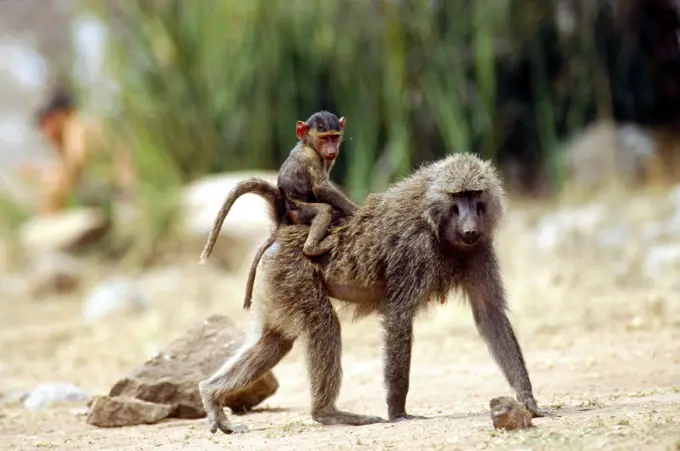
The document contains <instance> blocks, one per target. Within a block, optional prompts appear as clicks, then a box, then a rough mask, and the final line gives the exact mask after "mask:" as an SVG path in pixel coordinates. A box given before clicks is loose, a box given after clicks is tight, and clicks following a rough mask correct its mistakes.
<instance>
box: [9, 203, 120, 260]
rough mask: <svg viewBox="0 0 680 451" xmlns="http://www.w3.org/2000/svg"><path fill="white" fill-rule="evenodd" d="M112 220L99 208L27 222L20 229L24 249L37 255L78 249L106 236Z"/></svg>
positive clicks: (72, 211) (45, 216)
mask: <svg viewBox="0 0 680 451" xmlns="http://www.w3.org/2000/svg"><path fill="white" fill-rule="evenodd" d="M110 226H111V223H110V221H109V220H108V219H107V218H106V217H105V216H104V215H103V214H102V212H101V211H99V210H98V209H96V208H80V209H70V210H68V211H64V212H59V213H53V214H49V215H43V216H39V217H36V218H33V219H31V220H29V221H27V222H26V223H25V224H23V225H22V226H21V229H20V230H19V240H20V242H21V244H22V245H23V247H24V248H26V249H27V250H28V251H29V252H34V253H36V254H42V253H49V252H69V253H70V252H77V251H79V250H81V249H82V248H84V247H85V246H87V245H88V244H90V243H92V242H95V241H97V240H99V239H100V238H102V237H103V236H104V235H105V234H106V233H108V231H109V229H110Z"/></svg>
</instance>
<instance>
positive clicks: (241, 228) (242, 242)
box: [179, 171, 278, 268]
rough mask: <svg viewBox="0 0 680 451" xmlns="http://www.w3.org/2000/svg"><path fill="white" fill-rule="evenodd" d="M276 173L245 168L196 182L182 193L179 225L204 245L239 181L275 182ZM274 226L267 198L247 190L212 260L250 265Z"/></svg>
mask: <svg viewBox="0 0 680 451" xmlns="http://www.w3.org/2000/svg"><path fill="white" fill-rule="evenodd" d="M277 176H278V174H277V172H271V171H262V172H254V171H243V172H230V173H225V174H218V175H212V176H209V177H204V178H201V179H199V180H197V181H195V182H193V183H192V184H190V185H189V186H187V187H186V188H185V189H184V191H183V193H182V211H183V213H182V215H181V217H180V219H179V221H180V222H179V224H180V227H181V228H182V229H183V230H184V231H185V233H186V234H187V235H189V237H191V238H192V239H195V240H196V241H197V243H200V244H199V246H201V247H202V246H203V244H204V243H205V240H206V239H207V238H208V234H209V233H210V230H211V229H212V225H213V221H214V220H215V216H217V212H218V211H219V210H220V208H221V207H222V203H223V202H224V198H225V197H226V196H227V194H228V193H229V192H230V191H231V190H232V189H233V188H234V186H236V184H237V183H238V182H240V181H242V180H245V179H247V178H249V177H260V178H262V179H264V180H267V181H269V182H272V183H273V184H276V178H277ZM271 227H272V222H271V219H270V218H269V210H268V206H267V203H266V201H265V200H264V199H262V198H261V197H260V196H258V195H256V194H244V195H243V196H241V197H239V198H238V200H237V201H236V202H235V203H234V205H233V206H232V208H231V210H230V211H229V215H228V216H227V218H226V220H225V221H224V224H223V225H222V230H221V232H220V239H219V241H218V244H217V245H216V246H215V250H214V252H213V256H212V257H211V259H210V260H209V261H220V259H221V260H223V263H225V264H226V266H229V267H233V268H241V267H244V266H245V267H247V266H249V265H250V259H251V258H252V255H254V253H255V250H256V249H257V248H258V247H259V245H260V244H262V242H263V241H264V240H265V239H266V238H267V237H268V236H269V234H270V231H271ZM199 253H200V252H199ZM196 258H197V259H198V257H196Z"/></svg>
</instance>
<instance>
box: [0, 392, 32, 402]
mask: <svg viewBox="0 0 680 451" xmlns="http://www.w3.org/2000/svg"><path fill="white" fill-rule="evenodd" d="M29 395H30V393H29V392H26V391H23V390H10V391H7V392H5V393H0V403H2V404H8V405H11V404H20V403H23V402H24V401H25V400H26V398H28V396H29Z"/></svg>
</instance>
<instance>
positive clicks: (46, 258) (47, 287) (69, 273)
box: [28, 253, 82, 296]
mask: <svg viewBox="0 0 680 451" xmlns="http://www.w3.org/2000/svg"><path fill="white" fill-rule="evenodd" d="M28 273H29V279H30V281H31V283H30V285H31V291H32V293H33V295H34V296H45V295H50V294H64V293H70V292H73V291H75V290H77V289H78V288H79V287H80V283H81V276H82V267H81V265H80V264H79V262H78V260H76V259H75V258H73V257H71V256H70V255H68V254H64V253H48V254H45V255H40V256H38V257H37V258H36V259H35V261H34V262H33V265H32V267H31V268H30V269H29V270H28Z"/></svg>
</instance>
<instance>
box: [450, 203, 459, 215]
mask: <svg viewBox="0 0 680 451" xmlns="http://www.w3.org/2000/svg"><path fill="white" fill-rule="evenodd" d="M451 211H453V214H454V215H455V216H458V215H459V214H460V210H459V209H458V204H453V209H452V210H451Z"/></svg>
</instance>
